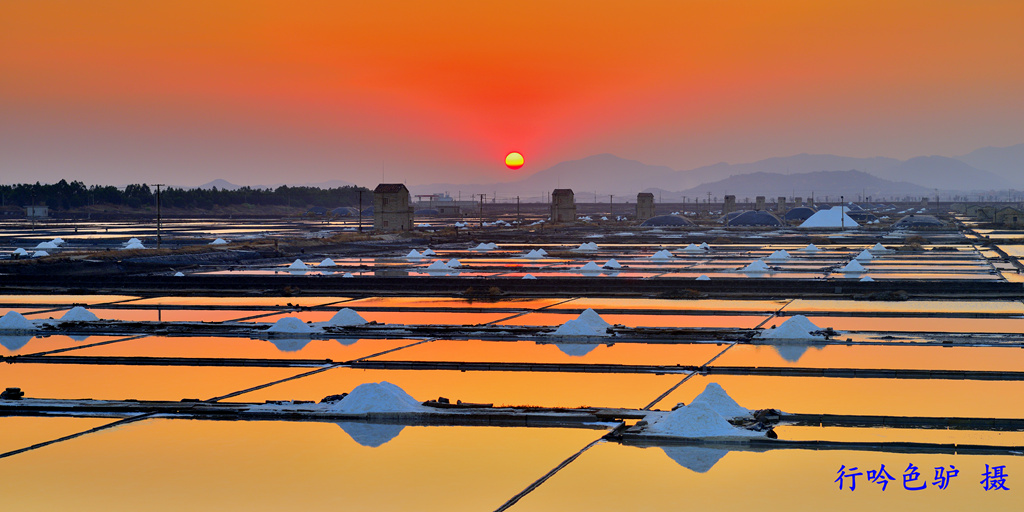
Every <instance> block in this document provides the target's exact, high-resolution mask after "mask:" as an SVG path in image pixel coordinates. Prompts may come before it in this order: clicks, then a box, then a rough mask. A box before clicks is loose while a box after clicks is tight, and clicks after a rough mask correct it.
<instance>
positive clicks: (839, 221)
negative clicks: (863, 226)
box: [799, 206, 860, 229]
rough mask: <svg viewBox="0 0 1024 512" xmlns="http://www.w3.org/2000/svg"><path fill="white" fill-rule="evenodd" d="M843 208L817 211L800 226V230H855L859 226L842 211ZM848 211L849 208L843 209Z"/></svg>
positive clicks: (836, 207)
mask: <svg viewBox="0 0 1024 512" xmlns="http://www.w3.org/2000/svg"><path fill="white" fill-rule="evenodd" d="M844 208H845V207H839V206H834V207H832V208H831V209H828V210H818V211H816V212H814V215H811V216H810V217H808V218H807V220H805V221H804V222H803V224H800V226H799V227H801V228H828V229H832V228H855V227H858V226H860V224H857V221H855V220H853V219H851V218H850V216H849V215H847V214H846V211H844ZM845 210H849V208H845Z"/></svg>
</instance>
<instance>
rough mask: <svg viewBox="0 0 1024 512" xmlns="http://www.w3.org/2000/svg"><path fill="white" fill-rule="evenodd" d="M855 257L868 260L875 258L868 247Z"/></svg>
mask: <svg viewBox="0 0 1024 512" xmlns="http://www.w3.org/2000/svg"><path fill="white" fill-rule="evenodd" d="M854 259H855V260H861V261H867V260H872V259H875V257H874V256H872V255H871V252H870V251H868V250H867V249H864V250H863V251H861V252H860V254H858V255H857V256H856V257H855V258H854Z"/></svg>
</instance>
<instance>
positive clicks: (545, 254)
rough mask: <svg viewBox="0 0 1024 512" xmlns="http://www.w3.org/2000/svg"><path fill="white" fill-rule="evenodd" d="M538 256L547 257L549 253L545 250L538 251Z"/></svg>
mask: <svg viewBox="0 0 1024 512" xmlns="http://www.w3.org/2000/svg"><path fill="white" fill-rule="evenodd" d="M537 254H540V255H541V256H547V255H548V252H547V251H545V250H544V249H537Z"/></svg>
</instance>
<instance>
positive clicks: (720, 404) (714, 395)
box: [690, 382, 751, 419]
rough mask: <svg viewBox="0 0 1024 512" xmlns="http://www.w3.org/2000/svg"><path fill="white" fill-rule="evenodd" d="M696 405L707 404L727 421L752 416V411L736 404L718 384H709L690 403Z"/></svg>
mask: <svg viewBox="0 0 1024 512" xmlns="http://www.w3.org/2000/svg"><path fill="white" fill-rule="evenodd" d="M694 404H707V405H708V406H710V407H711V408H712V409H714V410H715V412H717V413H718V414H721V415H722V417H723V418H726V419H729V418H739V417H743V416H750V413H751V411H750V409H747V408H745V407H740V404H738V403H736V401H735V400H733V399H732V397H731V396H729V393H726V392H725V390H724V389H722V386H720V385H719V384H718V383H717V382H711V383H709V384H708V385H707V386H706V387H705V388H704V391H701V392H700V394H699V395H697V397H696V398H694V399H693V401H692V402H690V405H691V406H692V405H694Z"/></svg>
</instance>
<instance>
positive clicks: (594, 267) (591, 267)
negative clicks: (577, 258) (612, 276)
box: [580, 261, 601, 272]
mask: <svg viewBox="0 0 1024 512" xmlns="http://www.w3.org/2000/svg"><path fill="white" fill-rule="evenodd" d="M580 271H582V272H600V271H601V266H600V265H598V264H597V263H594V262H593V261H588V262H587V264H586V265H583V266H582V267H580Z"/></svg>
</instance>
